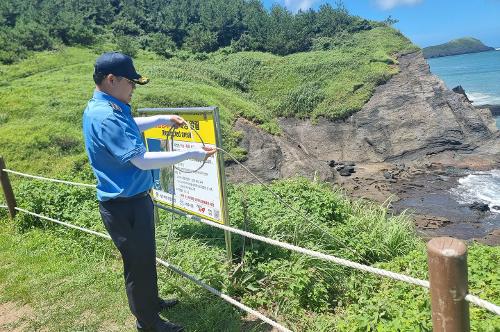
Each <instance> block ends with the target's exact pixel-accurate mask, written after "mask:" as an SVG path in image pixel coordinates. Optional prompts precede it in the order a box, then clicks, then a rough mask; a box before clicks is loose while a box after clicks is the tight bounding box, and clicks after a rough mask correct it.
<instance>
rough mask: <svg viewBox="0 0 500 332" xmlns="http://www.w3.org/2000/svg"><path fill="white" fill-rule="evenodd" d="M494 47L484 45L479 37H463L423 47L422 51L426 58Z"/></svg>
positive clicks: (490, 49) (474, 51)
mask: <svg viewBox="0 0 500 332" xmlns="http://www.w3.org/2000/svg"><path fill="white" fill-rule="evenodd" d="M494 49H495V48H494V47H488V46H486V45H484V44H483V43H482V42H481V41H480V40H479V39H476V38H472V37H465V38H459V39H454V40H452V41H449V42H447V43H444V44H440V45H436V46H429V47H424V48H423V49H422V51H423V52H424V57H425V58H426V59H428V58H437V57H441V56H448V55H459V54H467V53H477V52H485V51H493V50H494Z"/></svg>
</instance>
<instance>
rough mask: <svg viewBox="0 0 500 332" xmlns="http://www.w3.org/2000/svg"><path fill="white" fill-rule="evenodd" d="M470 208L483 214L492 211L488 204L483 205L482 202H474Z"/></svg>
mask: <svg viewBox="0 0 500 332" xmlns="http://www.w3.org/2000/svg"><path fill="white" fill-rule="evenodd" d="M469 208H470V209H472V210H477V211H481V212H487V211H489V210H490V207H489V206H488V204H485V203H481V202H474V203H472V204H469Z"/></svg>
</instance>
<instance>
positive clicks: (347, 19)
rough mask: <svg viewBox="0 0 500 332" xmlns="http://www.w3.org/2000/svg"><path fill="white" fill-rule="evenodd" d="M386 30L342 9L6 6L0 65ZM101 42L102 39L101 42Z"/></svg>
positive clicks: (196, 4) (181, 1) (212, 3)
mask: <svg viewBox="0 0 500 332" xmlns="http://www.w3.org/2000/svg"><path fill="white" fill-rule="evenodd" d="M386 24H387V23H379V22H369V21H367V20H364V19H361V18H359V17H355V16H351V15H349V13H348V12H347V10H346V9H345V7H344V6H343V5H342V3H339V4H338V5H337V7H336V8H333V7H332V6H330V5H328V4H326V5H322V6H321V7H320V9H319V10H318V11H314V10H308V11H306V12H302V11H300V12H298V13H297V14H292V13H291V12H289V11H288V10H287V9H286V8H284V7H281V6H279V5H274V6H273V7H272V8H271V10H266V9H265V8H264V6H263V4H262V3H261V1H260V0H250V1H246V0H233V1H229V2H228V1H224V0H209V1H207V0H155V1H139V2H136V1H125V0H114V1H105V0H97V1H96V0H69V1H64V2H62V3H61V2H60V1H55V0H42V1H36V2H33V1H29V0H4V1H2V3H1V4H0V44H2V50H0V62H3V63H12V62H14V61H17V60H18V59H20V58H23V57H25V56H26V55H27V54H28V53H29V52H31V51H41V50H50V49H53V48H54V47H57V45H61V44H63V45H67V46H74V45H83V46H86V45H93V44H96V43H99V42H100V41H101V40H106V39H108V40H109V39H116V40H117V41H118V45H119V47H120V49H121V50H122V51H123V52H125V53H127V54H129V55H131V56H134V55H135V53H136V52H137V49H138V48H139V47H140V48H142V49H148V50H150V51H153V52H155V53H157V54H160V55H162V56H165V57H170V56H172V52H174V51H176V50H185V51H187V52H193V53H198V52H213V51H216V50H218V49H220V48H223V47H231V48H233V49H234V50H236V51H264V52H271V53H274V54H279V55H285V54H291V53H295V52H303V51H308V50H310V48H311V45H313V44H314V43H315V40H316V39H317V38H337V37H338V36H341V35H342V34H345V33H353V32H358V31H366V30H370V29H372V28H374V27H377V26H384V25H386ZM98 36H99V37H98Z"/></svg>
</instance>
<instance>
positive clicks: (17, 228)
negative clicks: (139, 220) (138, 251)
mask: <svg viewBox="0 0 500 332" xmlns="http://www.w3.org/2000/svg"><path fill="white" fill-rule="evenodd" d="M271 188H272V190H273V191H274V192H276V193H278V194H279V195H280V196H281V197H283V200H284V201H285V202H287V204H289V205H291V206H293V207H294V209H299V210H301V211H302V213H304V214H306V215H307V216H309V217H310V220H309V219H307V220H304V219H302V218H300V217H298V216H297V215H296V214H295V213H294V212H293V211H292V210H291V209H290V208H288V207H286V206H282V205H281V204H279V203H277V202H276V201H275V200H274V199H273V198H272V194H270V193H269V192H268V191H267V190H266V188H265V187H263V186H260V185H245V186H230V190H229V208H230V210H229V214H230V219H231V222H232V224H233V225H234V226H235V227H237V228H240V229H247V230H249V231H251V232H254V233H256V234H261V235H264V236H268V237H270V238H274V239H280V240H282V241H286V242H290V243H294V244H297V245H299V246H302V247H306V248H310V249H314V250H318V251H321V252H325V253H329V254H333V255H336V256H340V257H345V258H349V259H352V260H355V261H361V262H364V263H366V264H370V265H375V266H381V267H383V268H387V269H389V270H392V271H397V272H402V273H404V274H407V275H411V276H414V277H417V278H423V279H426V278H427V276H426V264H425V260H426V257H425V252H424V250H423V243H422V242H421V241H420V240H419V239H418V238H417V237H416V235H415V234H414V232H413V227H412V225H411V223H410V221H409V219H408V218H407V216H405V215H400V216H392V217H391V216H390V215H388V211H387V208H386V207H383V206H379V205H375V204H372V203H368V202H364V201H358V200H356V201H351V200H350V199H348V198H347V197H346V196H345V195H344V194H343V193H342V192H341V191H338V190H334V191H332V190H331V188H330V187H328V186H327V185H325V184H321V183H315V182H310V181H308V180H305V179H289V180H283V181H278V182H275V183H273V184H271ZM15 190H16V197H17V198H18V202H19V204H20V206H21V207H23V208H25V209H28V210H31V211H34V212H38V213H41V214H43V215H47V216H51V217H54V218H56V219H60V220H65V221H70V222H71V223H73V224H76V225H80V226H84V227H87V228H91V229H94V230H97V231H101V232H102V231H103V226H102V223H101V222H100V220H99V216H98V213H97V206H96V202H95V199H94V193H93V192H92V191H91V190H86V189H82V188H73V187H67V186H62V185H57V184H50V183H39V182H32V181H22V182H19V183H18V184H17V186H16V189H15ZM243 202H244V203H243ZM0 211H2V213H3V214H4V216H5V211H4V210H0ZM160 218H161V222H160V223H159V224H158V227H157V248H158V256H160V257H163V258H166V259H167V260H168V261H169V262H171V263H172V264H174V265H177V266H179V267H180V268H181V269H182V270H184V271H186V272H187V273H190V274H192V275H194V276H196V277H197V278H200V279H201V280H203V281H204V282H205V283H207V284H209V285H211V286H212V287H214V288H217V289H220V290H222V291H223V292H225V293H227V294H229V295H230V296H232V297H235V298H236V299H238V300H240V301H241V302H243V303H244V304H246V305H249V306H250V307H253V308H256V309H258V310H259V311H261V312H263V313H265V314H266V315H268V316H270V317H271V318H273V319H275V320H278V321H279V322H282V323H283V324H284V325H285V326H287V327H289V328H290V329H292V330H294V331H353V330H356V328H358V330H362V329H363V330H364V329H365V328H366V329H368V330H370V329H382V330H383V328H384V326H392V327H396V326H400V327H401V329H402V330H421V331H427V330H429V329H428V327H429V326H430V306H429V300H428V299H429V298H428V294H426V293H425V292H424V291H423V290H421V289H419V288H418V287H414V286H411V285H406V284H404V283H399V282H395V281H392V280H389V279H387V280H386V279H381V278H380V277H377V276H372V275H368V274H364V273H360V272H356V271H355V270H352V269H348V268H344V267H341V266H338V265H336V264H332V263H327V262H324V261H320V260H316V259H313V258H310V257H307V256H303V255H300V254H296V253H293V252H289V251H287V250H283V249H280V248H276V247H273V246H269V245H267V244H263V243H260V242H258V241H252V240H247V241H244V240H243V239H242V238H241V237H239V236H233V248H234V249H233V250H234V254H235V257H234V258H235V262H234V264H233V265H232V266H228V265H227V264H226V263H225V245H224V236H223V233H222V232H221V231H219V230H217V229H214V228H211V227H209V226H206V225H203V224H198V223H194V222H193V221H190V220H186V219H183V218H173V219H172V216H171V215H170V214H168V213H166V212H163V211H161V213H160ZM3 220H5V217H4V219H3ZM7 230H8V231H7ZM7 230H6V228H3V229H2V231H3V232H6V233H7V235H6V236H5V237H3V238H0V243H1V244H0V245H4V246H5V247H4V248H5V249H3V248H2V253H4V254H3V256H1V257H0V261H2V263H4V262H5V264H2V267H1V268H0V271H5V272H1V273H0V284H5V285H9V286H8V287H6V289H7V293H6V295H5V296H4V297H2V301H16V302H19V303H23V304H24V303H28V304H30V305H31V306H32V307H33V308H45V306H46V305H45V303H56V305H55V306H52V307H49V309H48V310H44V311H43V312H41V313H35V317H34V321H33V322H30V324H31V325H30V326H48V328H49V330H61V329H63V327H64V329H66V327H68V326H73V327H74V326H76V327H78V328H81V325H79V324H83V323H81V322H80V321H79V320H78V319H77V317H80V316H81V315H83V314H84V313H85V315H89V316H90V317H94V313H93V311H92V310H93V309H89V307H88V306H87V304H86V303H92V302H93V301H94V300H93V299H94V298H102V308H103V309H102V310H101V305H100V304H99V305H98V306H97V307H96V308H98V309H97V310H98V314H95V315H97V316H96V317H95V322H94V323H95V324H94V323H92V324H94V325H91V326H90V325H89V327H88V328H87V330H93V329H98V328H99V326H100V325H98V324H111V325H113V324H117V323H116V321H114V320H113V319H112V315H113V314H112V312H110V313H106V312H107V311H106V310H108V309H105V308H104V307H106V306H107V305H109V306H110V308H116V307H117V306H120V308H121V309H120V310H123V313H120V315H119V316H118V318H117V319H118V321H119V322H123V324H125V325H123V326H124V328H125V327H126V326H129V325H127V324H130V318H129V317H128V315H127V312H128V310H127V308H126V304H125V302H124V298H123V295H119V294H117V293H122V292H123V288H122V287H123V286H122V285H121V283H122V277H121V273H120V271H121V267H120V262H119V258H118V256H117V254H116V250H115V249H113V246H112V245H111V244H110V243H109V242H107V241H105V240H103V239H100V238H95V239H94V238H93V237H92V236H90V235H87V234H84V233H78V232H76V231H73V230H67V229H65V228H62V227H61V226H58V225H52V224H47V223H45V222H41V221H39V220H38V219H36V218H32V217H30V216H27V215H24V214H20V215H19V216H18V217H17V218H16V220H15V222H14V223H13V224H12V223H11V226H10V228H7ZM11 239H15V241H12V240H11ZM339 239H340V242H339V241H338V240H339ZM14 243H15V245H13V244H14ZM33 243H35V244H36V245H35V244H33ZM31 248H33V249H31ZM348 248H352V249H354V250H355V252H353V251H351V250H350V249H348ZM28 253H29V254H28ZM498 255H500V248H489V247H486V246H481V245H475V246H473V247H472V248H471V253H470V257H469V267H470V271H471V277H470V280H471V286H470V289H471V292H472V293H473V294H477V295H479V296H481V297H483V298H485V299H487V300H490V301H492V302H494V303H496V302H498V300H499V299H500V284H499V281H498V277H497V270H498V267H499V266H498V260H497V259H496V258H495V257H497V256H498ZM25 256H26V257H25ZM52 260H54V263H53V264H52V263H49V262H51V261H52ZM25 261H28V262H29V263H28V265H26V263H24V262H25ZM65 262H70V263H68V264H66V263H65ZM106 267H111V268H110V269H108V268H106ZM80 269H83V270H85V272H82V271H81V270H80ZM28 271H34V272H33V273H31V274H29V273H28ZM160 271H162V272H161V273H160V291H161V294H163V295H164V296H167V295H168V294H174V295H176V296H178V297H180V299H181V301H182V304H181V305H180V306H179V307H178V308H176V309H174V310H173V311H171V312H170V311H169V312H167V313H165V314H166V317H168V318H170V319H172V320H173V321H175V322H179V323H182V324H184V325H186V326H187V327H188V330H189V331H221V330H222V331H241V330H243V331H264V330H266V328H267V326H265V325H264V324H254V325H252V324H250V323H249V322H248V319H247V318H246V317H245V315H244V314H243V313H241V312H239V311H237V310H236V309H234V308H232V307H231V306H229V305H228V304H226V303H224V302H223V301H222V300H220V299H217V298H215V297H213V296H212V295H210V294H209V293H207V292H206V291H205V290H203V289H201V288H199V287H198V286H196V285H194V284H192V283H190V282H187V281H186V280H185V279H183V278H182V277H179V276H177V275H173V274H172V273H171V272H168V271H165V270H164V269H162V268H160ZM19 276H25V277H23V278H20V277H19ZM28 276H29V277H28ZM51 279H58V280H62V281H61V283H60V284H56V285H57V287H54V288H51V287H49V284H48V283H49V282H50V280H51ZM90 280H94V284H93V285H92V287H90V286H88V285H89V283H90ZM25 284H26V285H27V286H26V287H25ZM59 286H60V288H58V287H59ZM80 286H82V287H83V288H85V289H86V292H85V294H80V293H79V292H80V290H81V289H80ZM94 286H95V287H94ZM9 287H10V288H9ZM24 287H25V288H24ZM9 289H10V290H9ZM47 290H48V291H47ZM52 292H54V294H52ZM108 292H109V294H108ZM62 294H63V295H64V296H63V295H62ZM66 296H67V297H66ZM59 297H61V298H59ZM45 298H47V299H48V300H47V302H43V301H44V299H45ZM71 298H78V305H76V306H75V308H72V309H66V308H65V307H64V305H65V303H67V299H71ZM96 301H97V302H99V301H100V300H96ZM110 301H111V302H110ZM120 301H121V302H120ZM80 302H82V303H80ZM65 310H69V311H71V312H68V313H67V314H64V312H65ZM73 310H74V311H73ZM35 311H36V310H35ZM61 312H62V313H61ZM120 312H122V311H120ZM221 312H222V314H221ZM472 313H473V314H472V318H473V330H474V331H483V329H482V328H483V327H485V326H496V325H498V318H496V317H495V316H494V315H493V314H488V313H487V312H485V311H483V310H482V309H479V308H473V310H472ZM122 314H123V316H121V315H122ZM44 315H45V316H44ZM221 317H224V319H221ZM36 324H39V325H36ZM50 324H52V325H50ZM72 324H73V325H72ZM89 324H90V323H89ZM64 329H63V330H64ZM486 331H487V330H486Z"/></svg>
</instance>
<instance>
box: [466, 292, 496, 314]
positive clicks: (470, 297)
mask: <svg viewBox="0 0 500 332" xmlns="http://www.w3.org/2000/svg"><path fill="white" fill-rule="evenodd" d="M465 301H468V302H470V303H473V304H475V305H477V306H478V307H481V308H484V309H486V310H489V311H491V312H493V313H495V314H497V315H499V316H500V306H497V305H496V304H493V303H491V302H488V301H485V300H483V299H481V298H479V297H477V296H475V295H472V294H467V295H466V296H465Z"/></svg>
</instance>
